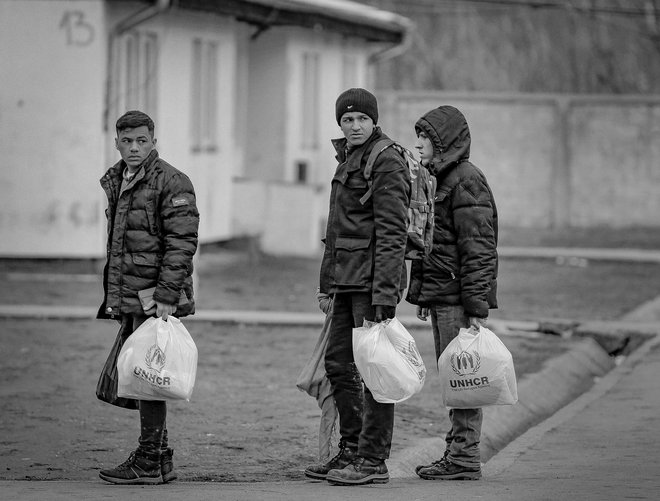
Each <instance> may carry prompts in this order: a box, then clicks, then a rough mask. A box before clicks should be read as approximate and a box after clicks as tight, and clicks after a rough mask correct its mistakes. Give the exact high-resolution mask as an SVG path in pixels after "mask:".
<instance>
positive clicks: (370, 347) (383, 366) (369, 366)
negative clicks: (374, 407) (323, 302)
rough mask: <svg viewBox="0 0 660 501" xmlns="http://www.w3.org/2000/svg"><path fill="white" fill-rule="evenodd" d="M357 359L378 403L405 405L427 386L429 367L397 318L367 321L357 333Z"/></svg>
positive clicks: (355, 338) (354, 356) (355, 337)
mask: <svg viewBox="0 0 660 501" xmlns="http://www.w3.org/2000/svg"><path fill="white" fill-rule="evenodd" d="M353 358H354V359H355V365H356V366H357V368H358V370H359V371H360V375H361V376H362V379H363V380H364V384H365V385H367V388H369V390H370V391H371V393H372V395H373V396H374V399H375V400H376V401H377V402H381V403H389V404H395V403H398V402H403V401H404V400H406V399H408V398H410V397H412V396H413V395H414V394H415V393H417V392H418V391H420V390H421V389H422V387H423V386H424V380H425V379H426V367H425V366H424V361H423V360H422V357H421V355H420V354H419V351H418V350H417V345H416V344H415V339H414V338H413V337H412V336H411V335H410V333H409V332H408V331H407V330H406V328H405V327H404V326H403V325H401V322H399V320H398V319H396V318H393V319H391V320H386V321H385V322H380V323H374V322H368V321H366V320H365V322H364V325H363V326H362V327H359V328H356V329H353Z"/></svg>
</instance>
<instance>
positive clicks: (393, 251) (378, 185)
mask: <svg viewBox="0 0 660 501" xmlns="http://www.w3.org/2000/svg"><path fill="white" fill-rule="evenodd" d="M410 189H411V188H410V173H409V171H408V166H407V165H406V163H405V161H404V159H403V158H402V157H401V156H400V155H399V154H398V153H396V151H394V150H392V149H391V148H388V149H387V150H385V151H384V152H383V153H381V154H380V155H379V156H378V158H377V160H376V162H375V164H374V168H373V183H372V190H373V191H372V196H371V198H372V200H373V211H374V236H375V239H376V242H375V259H374V274H373V284H372V304H373V305H386V306H396V304H397V302H398V299H399V294H400V292H401V291H400V290H399V288H400V285H401V284H400V282H401V274H402V269H403V268H402V267H403V266H405V257H404V256H405V251H406V241H407V238H408V235H407V230H408V206H409V204H410Z"/></svg>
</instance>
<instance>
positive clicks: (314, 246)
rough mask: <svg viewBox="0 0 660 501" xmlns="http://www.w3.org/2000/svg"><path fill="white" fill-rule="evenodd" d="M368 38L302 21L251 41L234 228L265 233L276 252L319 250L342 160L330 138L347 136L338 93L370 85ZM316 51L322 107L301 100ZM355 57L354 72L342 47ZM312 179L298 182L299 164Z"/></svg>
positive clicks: (314, 252)
mask: <svg viewBox="0 0 660 501" xmlns="http://www.w3.org/2000/svg"><path fill="white" fill-rule="evenodd" d="M365 45H366V44H364V43H363V42H362V41H358V40H352V39H345V38H343V37H341V36H339V35H334V34H329V33H323V32H314V31H310V30H305V29H302V28H277V29H272V30H269V31H266V32H264V33H262V34H261V35H260V36H259V37H258V38H257V39H256V40H252V41H250V42H249V57H250V69H249V82H250V85H249V88H250V96H249V107H248V121H247V130H248V132H247V134H246V143H245V150H246V152H247V158H248V162H247V165H246V167H245V170H244V178H243V179H240V180H236V181H235V183H234V195H235V197H236V204H235V212H234V220H233V225H234V231H235V233H236V234H239V235H245V234H247V235H259V236H260V241H261V245H262V248H263V250H265V251H266V252H269V253H273V254H289V255H305V256H311V255H317V253H318V252H319V250H320V248H321V238H322V232H323V231H324V228H323V223H324V221H325V217H326V215H327V214H326V213H327V210H328V201H327V199H328V194H329V188H330V181H331V179H332V176H333V174H334V171H335V169H336V167H337V162H336V160H335V151H334V149H333V147H332V144H331V143H330V140H331V139H333V138H336V137H340V136H341V130H340V129H339V126H338V125H337V121H336V118H335V101H336V99H337V96H338V95H339V94H340V93H341V92H342V91H343V90H345V87H346V86H347V85H349V86H365V85H366V83H365V81H366V76H367V55H368V52H367V47H366V46H365ZM306 53H312V54H317V55H318V61H319V79H318V83H319V86H318V105H319V108H318V109H309V108H308V107H306V106H305V104H304V103H303V97H302V96H303V80H304V79H303V73H304V72H303V59H304V55H305V54H306ZM347 53H348V54H351V55H352V56H354V58H355V67H354V68H352V71H351V78H347V75H345V74H344V68H343V55H344V54H347ZM313 120H317V121H318V143H317V145H316V146H315V147H311V146H309V145H307V146H306V145H304V144H303V142H302V140H301V138H302V135H303V133H304V131H305V128H307V127H310V124H311V122H312V121H313ZM301 161H302V162H306V163H307V165H308V168H309V170H308V179H307V182H306V183H305V184H299V183H297V182H296V181H297V179H296V174H297V172H296V164H297V163H298V162H301Z"/></svg>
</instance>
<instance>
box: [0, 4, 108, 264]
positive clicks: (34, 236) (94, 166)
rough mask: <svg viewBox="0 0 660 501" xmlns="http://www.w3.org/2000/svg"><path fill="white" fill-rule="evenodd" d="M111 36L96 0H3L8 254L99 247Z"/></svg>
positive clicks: (0, 167) (2, 220)
mask: <svg viewBox="0 0 660 501" xmlns="http://www.w3.org/2000/svg"><path fill="white" fill-rule="evenodd" d="M105 40H106V33H105V19H104V11H103V5H102V2H100V1H92V0H90V1H86V2H76V1H57V0H42V1H38V0H34V1H30V2H24V1H7V0H5V1H2V2H0V152H1V155H0V255H2V256H97V255H99V254H101V253H102V252H103V247H102V239H103V236H104V235H103V233H102V232H103V230H102V229H101V224H100V222H101V216H102V207H101V198H100V192H101V187H100V185H99V183H98V180H99V178H100V177H101V175H102V174H103V166H104V151H105V148H104V142H103V136H102V134H101V133H100V131H101V130H102V111H103V95H104V90H105V89H104V85H105V79H104V75H105V66H104V62H105V53H106V44H105ZM71 242H75V245H74V246H72V245H71Z"/></svg>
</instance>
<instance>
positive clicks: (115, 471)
mask: <svg viewBox="0 0 660 501" xmlns="http://www.w3.org/2000/svg"><path fill="white" fill-rule="evenodd" d="M160 468H161V467H160V454H158V453H157V454H153V453H148V452H144V451H141V450H140V449H139V448H138V449H137V450H136V451H133V452H131V455H130V456H128V459H127V460H126V461H124V462H123V463H122V464H120V465H119V466H117V467H115V468H111V469H109V470H101V471H100V472H99V477H101V478H102V479H103V480H105V481H106V482H110V483H112V484H127V485H128V484H131V485H135V484H162V483H163V476H162V474H161V472H160Z"/></svg>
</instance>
